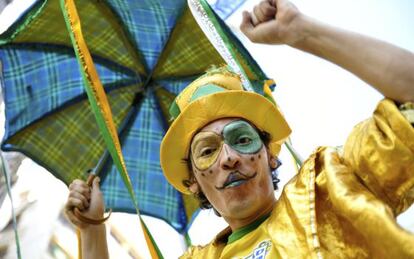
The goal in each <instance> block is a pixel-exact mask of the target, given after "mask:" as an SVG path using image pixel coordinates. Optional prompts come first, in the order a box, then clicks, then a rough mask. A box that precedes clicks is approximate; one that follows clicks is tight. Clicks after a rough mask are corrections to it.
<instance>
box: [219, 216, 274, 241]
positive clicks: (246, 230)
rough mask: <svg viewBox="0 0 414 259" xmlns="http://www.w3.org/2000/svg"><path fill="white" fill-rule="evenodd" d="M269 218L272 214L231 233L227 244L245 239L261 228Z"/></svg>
mask: <svg viewBox="0 0 414 259" xmlns="http://www.w3.org/2000/svg"><path fill="white" fill-rule="evenodd" d="M269 216H270V213H268V214H266V215H263V216H261V217H260V218H258V219H256V220H255V221H253V222H252V223H250V224H249V225H247V226H244V227H242V228H239V229H237V230H236V231H234V232H233V233H231V235H230V236H229V237H228V239H227V244H231V243H233V242H234V241H237V240H239V239H240V238H242V237H244V236H245V235H247V234H249V233H250V232H252V231H253V230H255V229H256V228H257V227H258V226H260V224H262V223H263V221H265V220H266V219H267V218H268V217H269Z"/></svg>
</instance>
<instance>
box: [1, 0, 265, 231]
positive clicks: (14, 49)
mask: <svg viewBox="0 0 414 259" xmlns="http://www.w3.org/2000/svg"><path fill="white" fill-rule="evenodd" d="M202 2H203V1H202ZM203 3H204V2H203ZM204 4H205V3H204ZM76 5H77V9H78V12H79V16H80V21H81V25H82V32H83V35H84V37H85V40H86V43H87V45H88V47H89V50H90V52H91V55H92V57H93V61H94V64H95V67H96V69H97V72H98V74H99V77H100V80H101V82H102V84H103V87H104V89H105V92H106V95H107V97H108V101H109V103H110V106H111V110H112V115H113V120H114V122H115V125H116V126H117V130H118V133H119V138H120V142H121V145H122V152H123V155H124V157H125V164H126V167H127V169H128V172H129V177H130V179H131V183H132V186H133V188H134V189H135V190H136V192H135V195H136V199H137V200H138V204H139V209H140V212H141V213H142V214H146V215H151V216H155V217H157V218H160V219H164V220H165V221H166V222H168V223H169V224H170V225H171V226H172V227H174V228H175V229H176V230H177V231H179V232H180V233H184V232H185V230H186V229H187V228H188V225H189V223H190V222H191V217H192V215H193V213H194V211H195V210H196V207H197V204H196V202H195V201H194V200H193V199H192V198H191V197H189V196H184V195H181V194H180V193H178V192H177V191H176V190H174V189H173V188H172V187H171V186H170V185H169V184H168V183H167V182H166V180H165V178H164V176H163V174H162V171H161V169H160V165H159V146H160V142H161V139H162V137H163V134H164V133H165V131H166V129H167V128H168V119H169V117H168V112H167V110H168V108H167V107H168V106H169V104H170V103H171V101H172V100H173V98H174V97H175V95H176V94H177V93H178V92H179V91H180V90H181V89H183V87H185V86H186V85H187V84H188V83H189V82H191V81H192V80H194V79H195V78H196V77H198V76H199V75H201V74H202V73H203V72H204V71H205V70H206V69H208V68H209V67H211V66H212V65H221V64H224V63H225V61H224V59H223V58H222V57H221V56H220V54H219V53H218V52H217V51H216V49H215V48H214V47H213V45H212V44H211V43H210V42H209V40H208V39H207V38H206V36H205V35H204V33H203V31H202V30H201V29H200V27H199V26H198V24H197V22H196V21H195V19H194V18H193V15H192V14H191V12H190V9H189V7H188V6H187V3H186V1H184V0H172V1H160V0H147V1H135V0H107V1H99V0H95V1H92V0H91V1H86V0H85V1H77V3H76ZM210 15H212V16H214V19H215V20H216V22H218V26H219V27H221V29H222V32H223V33H224V34H225V35H226V37H228V39H230V42H228V44H230V45H231V48H232V49H234V50H235V51H236V52H235V56H236V59H237V61H238V62H239V63H240V64H241V66H242V67H243V70H244V71H245V73H246V75H247V76H248V78H249V79H250V82H252V88H253V89H254V90H255V91H257V92H259V93H263V82H264V80H266V79H267V78H266V76H265V75H264V73H263V72H262V71H261V69H260V68H259V67H258V65H257V64H256V62H255V61H254V60H253V59H252V57H251V56H250V55H249V54H248V52H247V51H246V49H245V48H244V47H243V46H242V44H241V43H240V42H239V41H238V40H237V38H236V37H235V36H234V35H233V34H232V33H231V32H230V30H229V28H228V27H227V26H226V25H225V24H224V22H223V21H222V20H221V19H220V18H219V17H218V16H217V15H216V14H215V13H214V12H213V13H211V14H210ZM0 44H1V46H0V58H1V61H2V62H3V78H2V80H1V81H2V87H3V92H4V101H5V110H6V123H5V124H6V131H5V135H4V138H3V141H2V145H1V148H2V149H3V150H5V151H19V152H22V153H24V154H26V155H27V156H29V157H30V158H32V159H33V160H34V161H36V162H37V163H38V164H40V165H42V166H44V167H45V168H46V169H48V170H49V171H50V172H51V173H52V174H53V175H55V176H56V177H57V178H59V179H61V180H62V181H64V182H65V183H67V184H68V183H70V182H71V181H72V180H74V179H76V178H85V177H86V172H87V170H88V169H92V168H95V170H96V171H97V174H98V175H99V176H100V177H101V187H102V190H103V192H104V196H105V203H106V206H107V207H110V208H112V209H113V210H114V211H124V212H133V213H134V212H135V208H134V203H133V202H132V201H131V199H130V197H129V193H128V191H127V189H126V188H125V186H124V183H123V181H122V179H121V176H120V174H119V173H117V169H116V167H115V165H114V163H113V161H112V160H111V159H110V157H109V156H108V152H106V147H105V144H104V140H103V137H102V136H101V134H100V133H99V129H98V126H97V124H96V121H95V118H94V115H93V112H92V109H91V108H90V106H89V102H88V99H87V95H86V92H85V89H84V85H83V80H82V76H81V72H80V70H79V66H78V60H77V58H76V56H75V52H74V50H73V47H72V44H71V40H70V37H69V35H68V32H67V29H66V25H65V21H64V17H63V15H62V11H61V9H60V6H59V1H54V0H39V1H37V2H35V4H33V6H31V8H30V9H29V10H28V11H27V12H26V13H25V14H24V15H22V16H21V17H20V19H19V20H18V21H17V22H16V23H15V24H14V25H13V26H12V27H11V28H9V29H8V30H7V31H6V32H5V33H3V34H2V35H0Z"/></svg>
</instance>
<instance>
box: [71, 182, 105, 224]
mask: <svg viewBox="0 0 414 259" xmlns="http://www.w3.org/2000/svg"><path fill="white" fill-rule="evenodd" d="M95 177H96V175H95V174H89V176H88V180H87V181H86V184H87V185H88V186H89V187H92V182H93V179H95ZM108 213H109V214H108V216H106V217H104V218H101V219H92V218H89V217H86V216H84V215H82V212H81V211H80V210H79V209H78V208H74V209H73V214H74V215H75V217H76V218H78V220H79V221H81V222H83V223H86V224H91V225H100V224H102V223H104V222H105V221H107V220H108V219H109V217H110V216H111V213H112V209H110V210H109V212H108Z"/></svg>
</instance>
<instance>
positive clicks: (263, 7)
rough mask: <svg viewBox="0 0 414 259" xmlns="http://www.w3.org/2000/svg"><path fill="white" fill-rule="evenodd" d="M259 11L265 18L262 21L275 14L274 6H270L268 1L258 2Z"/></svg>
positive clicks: (271, 17)
mask: <svg viewBox="0 0 414 259" xmlns="http://www.w3.org/2000/svg"><path fill="white" fill-rule="evenodd" d="M259 7H260V11H261V13H262V15H263V17H264V18H265V19H264V20H263V21H267V20H270V19H273V18H274V17H275V15H276V7H274V6H272V4H271V3H270V2H269V1H262V2H260V4H259Z"/></svg>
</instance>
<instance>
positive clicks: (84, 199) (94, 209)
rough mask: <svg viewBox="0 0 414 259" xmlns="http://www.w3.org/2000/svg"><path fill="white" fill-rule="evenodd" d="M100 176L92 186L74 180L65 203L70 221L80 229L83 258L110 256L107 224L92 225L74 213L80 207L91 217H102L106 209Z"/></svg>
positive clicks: (85, 214)
mask: <svg viewBox="0 0 414 259" xmlns="http://www.w3.org/2000/svg"><path fill="white" fill-rule="evenodd" d="M99 181H100V179H99V177H96V178H95V179H94V180H93V183H92V187H91V188H89V186H88V185H87V184H86V183H85V182H84V181H82V180H74V181H73V182H72V183H71V184H70V185H69V197H68V200H67V202H66V205H65V214H66V217H67V218H68V219H69V221H70V222H71V223H72V224H73V225H74V226H76V227H77V228H78V229H79V231H80V238H81V243H80V244H79V245H80V246H81V254H82V258H84V259H88V258H102V259H105V258H109V253H108V244H107V241H106V228H105V224H100V225H90V224H87V223H84V222H82V221H80V220H79V219H78V218H77V217H76V216H75V215H74V213H73V209H74V208H78V209H79V210H80V211H81V212H82V214H83V215H84V216H86V217H88V218H91V219H101V218H103V214H104V211H105V208H104V202H103V196H102V192H101V190H100V188H99Z"/></svg>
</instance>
